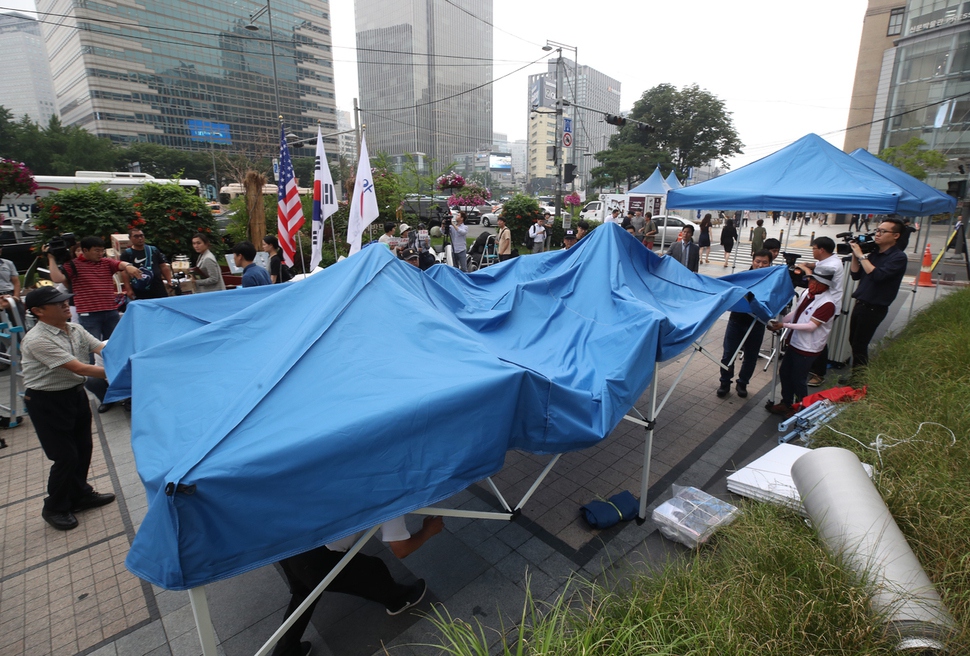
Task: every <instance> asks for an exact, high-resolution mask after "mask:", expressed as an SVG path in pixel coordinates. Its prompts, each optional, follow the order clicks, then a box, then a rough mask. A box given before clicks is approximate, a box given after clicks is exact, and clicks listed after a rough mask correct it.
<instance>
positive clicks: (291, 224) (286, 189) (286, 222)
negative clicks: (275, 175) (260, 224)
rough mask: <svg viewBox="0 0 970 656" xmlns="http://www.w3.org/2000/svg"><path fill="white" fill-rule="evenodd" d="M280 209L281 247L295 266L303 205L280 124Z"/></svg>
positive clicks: (284, 131) (278, 227)
mask: <svg viewBox="0 0 970 656" xmlns="http://www.w3.org/2000/svg"><path fill="white" fill-rule="evenodd" d="M278 198H279V203H278V209H277V211H276V227H277V230H278V232H279V241H280V248H281V249H282V250H283V259H284V260H286V266H290V267H291V266H293V254H294V253H295V252H296V233H297V232H298V231H299V230H300V228H301V227H303V205H302V204H301V203H300V194H299V192H298V191H297V188H296V179H295V177H294V175H293V162H292V161H290V148H289V146H288V145H287V144H286V128H284V127H283V124H282V123H281V124H280V177H279V186H278Z"/></svg>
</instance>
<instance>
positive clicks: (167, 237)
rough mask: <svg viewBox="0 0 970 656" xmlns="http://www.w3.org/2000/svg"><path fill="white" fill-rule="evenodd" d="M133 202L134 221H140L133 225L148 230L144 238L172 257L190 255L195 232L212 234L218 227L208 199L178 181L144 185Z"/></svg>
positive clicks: (133, 198)
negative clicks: (185, 187)
mask: <svg viewBox="0 0 970 656" xmlns="http://www.w3.org/2000/svg"><path fill="white" fill-rule="evenodd" d="M131 205H132V210H133V213H134V214H135V218H134V220H133V221H134V222H138V221H140V223H135V224H134V225H136V226H137V227H140V228H141V229H142V230H143V231H144V232H145V242H146V243H149V244H151V245H152V246H155V247H157V248H158V249H159V250H161V251H162V252H163V253H164V254H165V255H166V257H169V258H171V257H172V256H174V255H191V254H192V235H194V234H195V233H197V232H204V233H206V234H212V233H214V232H215V229H216V224H215V220H214V219H213V218H212V212H211V211H210V210H209V206H208V205H206V202H205V200H204V199H203V198H201V197H200V196H196V195H195V194H193V193H191V192H190V191H186V190H185V189H183V188H182V187H180V186H178V185H176V184H152V183H149V184H145V185H142V186H140V187H139V188H138V190H137V191H136V192H135V195H134V196H132V197H131ZM129 225H131V224H129ZM216 241H217V240H216Z"/></svg>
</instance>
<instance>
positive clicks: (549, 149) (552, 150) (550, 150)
mask: <svg viewBox="0 0 970 656" xmlns="http://www.w3.org/2000/svg"><path fill="white" fill-rule="evenodd" d="M546 159H547V160H549V161H550V162H555V161H556V147H555V146H546Z"/></svg>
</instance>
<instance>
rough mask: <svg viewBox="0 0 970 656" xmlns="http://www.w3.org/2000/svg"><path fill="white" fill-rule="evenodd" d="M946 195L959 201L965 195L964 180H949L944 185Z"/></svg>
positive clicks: (965, 183)
mask: <svg viewBox="0 0 970 656" xmlns="http://www.w3.org/2000/svg"><path fill="white" fill-rule="evenodd" d="M946 193H948V194H949V195H951V196H953V197H954V198H956V199H957V200H960V199H961V198H963V197H964V196H966V195H967V181H966V180H950V181H949V182H947V183H946Z"/></svg>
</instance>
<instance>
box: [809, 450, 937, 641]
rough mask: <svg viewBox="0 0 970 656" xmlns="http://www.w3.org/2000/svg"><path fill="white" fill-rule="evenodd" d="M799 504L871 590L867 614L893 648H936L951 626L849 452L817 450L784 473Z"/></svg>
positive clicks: (831, 548)
mask: <svg viewBox="0 0 970 656" xmlns="http://www.w3.org/2000/svg"><path fill="white" fill-rule="evenodd" d="M791 475H792V479H793V480H794V481H795V487H796V488H798V493H799V495H800V496H801V498H802V504H803V505H804V506H805V511H806V512H807V514H808V517H809V519H811V520H812V523H813V524H814V526H815V528H816V530H817V531H818V535H819V537H820V538H821V540H822V542H823V543H824V544H825V546H826V548H827V549H828V550H829V551H830V552H831V553H832V554H835V555H836V556H839V557H841V558H842V560H843V562H844V563H845V565H846V566H847V567H849V568H850V569H851V570H852V571H854V572H855V573H857V574H858V575H859V576H860V578H862V577H865V579H866V580H868V581H870V582H871V584H872V585H873V586H874V587H873V589H874V595H873V598H872V610H873V611H874V612H875V613H877V614H878V615H879V616H880V617H884V618H885V620H886V623H887V624H886V631H887V632H888V633H889V634H890V635H896V636H898V638H899V640H900V642H899V644H898V645H897V648H898V649H907V648H921V649H926V648H930V649H942V648H943V644H942V642H943V641H944V640H945V639H946V637H947V635H948V634H949V633H950V632H951V631H952V630H953V628H954V627H955V622H954V621H953V618H952V617H951V616H950V614H949V613H948V612H947V610H946V608H945V607H944V606H943V601H942V600H941V599H940V595H939V594H938V593H937V592H936V588H934V587H933V582H932V581H930V579H929V577H928V576H927V575H926V572H925V571H924V570H923V567H922V565H920V563H919V560H917V558H916V554H914V553H913V550H912V549H911V548H910V546H909V544H908V543H907V542H906V538H905V536H903V532H902V531H900V530H899V526H897V525H896V522H895V520H893V517H892V515H891V514H890V513H889V508H887V507H886V504H885V502H884V501H883V500H882V497H881V496H880V495H879V492H878V490H876V487H875V486H874V485H873V484H872V481H871V480H869V477H868V476H867V475H866V471H865V470H864V469H863V468H862V463H861V462H859V458H857V457H856V455H855V454H854V453H852V452H851V451H847V450H846V449H839V448H835V447H824V448H820V449H815V450H813V451H811V452H810V453H806V454H805V455H803V456H802V457H800V458H799V459H798V460H796V461H795V463H794V464H793V465H792V468H791Z"/></svg>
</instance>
